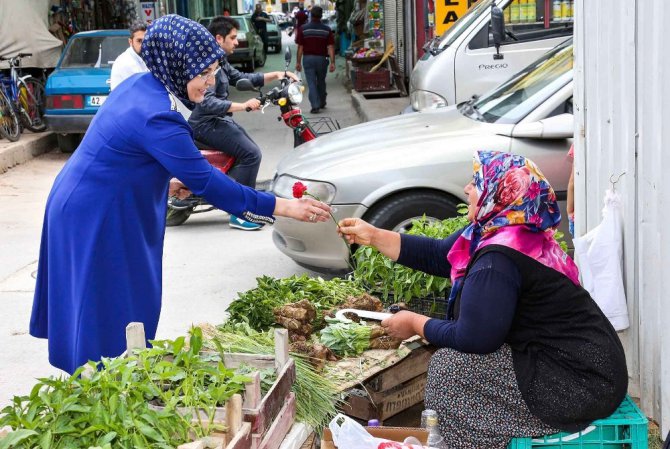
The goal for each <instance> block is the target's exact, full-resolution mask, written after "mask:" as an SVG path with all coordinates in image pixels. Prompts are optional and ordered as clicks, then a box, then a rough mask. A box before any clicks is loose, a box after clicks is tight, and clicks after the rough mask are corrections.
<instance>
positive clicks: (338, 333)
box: [320, 321, 372, 357]
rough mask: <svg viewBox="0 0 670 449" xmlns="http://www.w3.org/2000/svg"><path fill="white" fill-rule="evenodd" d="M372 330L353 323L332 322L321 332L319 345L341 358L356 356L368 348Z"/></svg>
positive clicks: (363, 325)
mask: <svg viewBox="0 0 670 449" xmlns="http://www.w3.org/2000/svg"><path fill="white" fill-rule="evenodd" d="M371 331H372V328H371V327H370V326H366V325H365V324H359V323H355V322H353V321H352V322H350V323H343V322H341V321H332V322H331V323H330V324H329V325H328V326H326V327H325V328H324V329H323V330H321V334H320V340H321V343H322V344H324V345H325V346H327V347H328V348H330V350H331V351H333V352H334V353H335V354H337V355H339V356H341V357H349V356H357V355H360V354H361V353H362V352H363V351H365V350H366V349H368V348H369V347H370V333H371Z"/></svg>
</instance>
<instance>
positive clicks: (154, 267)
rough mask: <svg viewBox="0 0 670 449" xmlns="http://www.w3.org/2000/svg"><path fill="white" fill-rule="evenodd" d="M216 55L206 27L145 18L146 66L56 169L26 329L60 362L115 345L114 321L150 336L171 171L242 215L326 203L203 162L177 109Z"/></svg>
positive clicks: (73, 364) (314, 210) (118, 344)
mask: <svg viewBox="0 0 670 449" xmlns="http://www.w3.org/2000/svg"><path fill="white" fill-rule="evenodd" d="M222 57H223V51H222V50H221V49H220V48H219V46H218V45H217V43H216V41H215V40H214V38H213V37H212V35H211V34H210V33H209V32H208V31H207V30H206V29H205V28H204V27H203V26H201V25H199V24H197V23H196V22H193V21H191V20H188V19H185V18H183V17H180V16H177V15H169V16H165V17H162V18H161V19H159V20H157V21H156V22H154V24H153V25H152V26H151V28H150V30H149V31H148V33H147V35H146V37H145V39H144V43H143V44H142V58H143V59H144V61H145V62H146V64H147V67H148V68H149V73H144V74H137V75H134V76H132V77H131V78H129V79H127V80H126V81H124V82H123V83H121V84H120V85H119V86H118V87H117V88H116V89H115V90H114V92H112V93H111V95H110V96H109V98H108V99H107V101H106V102H105V104H104V105H103V106H102V107H101V108H100V110H99V111H98V113H97V114H96V116H95V118H94V119H93V121H92V122H91V126H90V127H89V129H88V131H87V133H86V135H85V136H84V139H83V141H82V143H81V145H80V146H79V148H78V149H77V151H76V152H75V153H74V155H73V156H72V157H71V158H70V160H69V161H68V162H67V163H66V164H65V166H64V167H63V170H62V171H61V172H60V173H59V175H58V176H57V178H56V180H55V182H54V185H53V187H52V189H51V193H50V195H49V198H48V200H47V206H46V212H45V216H44V226H43V229H42V241H41V247H40V260H39V268H38V274H37V285H36V288H35V298H34V302H33V310H32V317H31V320H30V334H31V335H33V336H35V337H38V338H48V339H49V361H50V363H51V364H52V365H54V366H56V367H58V368H60V369H62V370H65V371H67V372H69V373H72V372H74V371H75V370H76V369H77V368H78V367H79V366H81V365H82V364H84V363H86V362H87V361H88V360H95V361H97V360H100V358H101V357H113V356H117V355H119V354H120V353H121V352H123V350H124V349H125V327H126V325H127V324H128V323H130V322H132V321H138V322H142V323H144V327H145V332H146V335H147V338H148V339H153V338H155V334H156V327H157V325H158V317H159V315H160V309H161V289H162V257H163V240H164V235H165V216H166V204H167V193H168V184H169V180H170V178H171V177H173V176H175V177H177V178H179V179H180V180H181V181H182V182H184V183H185V184H186V185H187V186H188V187H189V189H190V190H192V191H193V192H194V193H196V194H199V195H202V196H204V197H205V198H207V200H208V201H210V202H211V203H212V204H214V205H215V206H216V207H217V208H219V209H222V210H225V211H227V212H230V213H231V214H234V215H236V216H239V217H244V218H245V219H246V220H248V221H251V222H254V223H272V222H273V221H274V217H273V216H274V215H280V216H286V217H291V218H295V219H298V220H302V221H311V222H317V221H325V220H327V219H328V217H329V215H328V212H329V210H330V209H329V207H328V206H327V205H325V204H323V203H320V202H318V201H315V200H313V199H309V198H305V199H301V200H287V199H282V198H275V197H274V196H272V195H270V194H267V193H262V192H257V191H255V190H253V189H251V188H248V187H246V186H242V185H240V184H237V183H236V182H235V181H233V180H232V179H230V178H229V177H227V176H226V175H224V174H223V173H221V172H220V171H219V170H217V169H214V168H213V167H212V166H211V165H210V164H209V163H208V162H207V161H206V160H205V159H204V158H203V157H202V156H201V154H200V151H198V149H197V148H196V147H195V145H194V144H193V136H192V133H191V128H190V127H189V125H188V123H187V121H186V120H185V119H184V117H183V116H182V114H181V113H180V112H179V110H178V109H179V108H182V107H183V106H182V105H185V106H187V107H189V108H192V107H193V106H194V104H195V103H198V102H200V101H202V100H203V98H204V93H205V90H206V89H207V88H208V87H209V86H211V85H213V84H214V79H215V77H214V75H215V73H216V71H217V70H218V64H219V63H218V61H219V60H220V59H221V58H222Z"/></svg>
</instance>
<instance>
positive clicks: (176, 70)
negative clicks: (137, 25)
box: [140, 14, 225, 108]
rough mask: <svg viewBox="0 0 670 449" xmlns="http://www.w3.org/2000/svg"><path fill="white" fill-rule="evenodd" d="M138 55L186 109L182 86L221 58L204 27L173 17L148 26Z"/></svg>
mask: <svg viewBox="0 0 670 449" xmlns="http://www.w3.org/2000/svg"><path fill="white" fill-rule="evenodd" d="M140 53H141V55H142V59H144V62H145V63H146V65H147V68H148V69H149V71H150V72H151V73H152V74H153V75H154V77H156V79H158V81H160V82H161V83H163V85H164V86H165V87H166V88H167V89H168V90H169V91H170V92H171V93H172V94H174V95H176V96H177V98H179V99H180V100H181V101H182V102H183V103H184V104H185V105H186V106H188V107H190V108H192V107H193V106H195V105H194V103H193V102H191V101H189V99H188V93H187V90H186V84H188V82H189V81H191V80H192V79H193V78H195V77H196V75H198V74H199V73H202V72H203V70H205V69H206V68H207V67H209V66H210V65H212V64H213V63H214V62H216V61H218V60H220V59H221V58H222V57H223V56H224V55H225V53H224V52H223V50H221V48H220V47H219V44H217V43H216V39H214V36H212V34H211V33H210V32H209V31H207V28H205V27H204V26H202V25H200V24H199V23H197V22H194V21H193V20H190V19H186V18H184V17H181V16H178V15H176V14H170V15H167V16H163V17H161V18H160V19H158V20H156V21H155V22H154V23H152V24H151V26H150V27H149V29H148V30H147V34H146V36H144V42H142V50H141V52H140Z"/></svg>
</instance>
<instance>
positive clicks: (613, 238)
mask: <svg viewBox="0 0 670 449" xmlns="http://www.w3.org/2000/svg"><path fill="white" fill-rule="evenodd" d="M602 215H603V220H602V222H601V223H600V224H599V225H598V226H596V227H595V228H594V229H592V230H591V231H590V232H588V233H587V234H585V235H584V236H583V237H579V238H576V239H574V244H575V255H576V256H577V262H578V265H579V271H580V273H581V276H582V281H583V284H584V288H585V289H586V290H587V291H588V292H589V293H590V294H591V297H592V298H593V299H594V300H595V302H596V303H597V304H598V306H599V307H600V309H601V310H602V311H603V313H604V314H605V316H607V318H608V319H609V320H610V322H611V323H612V326H614V329H616V330H617V331H620V330H624V329H626V328H628V326H629V322H628V308H627V307H626V293H625V291H624V285H623V275H622V255H623V225H622V222H621V217H622V203H621V196H620V195H619V194H618V193H617V192H614V191H612V190H607V192H605V207H603V211H602Z"/></svg>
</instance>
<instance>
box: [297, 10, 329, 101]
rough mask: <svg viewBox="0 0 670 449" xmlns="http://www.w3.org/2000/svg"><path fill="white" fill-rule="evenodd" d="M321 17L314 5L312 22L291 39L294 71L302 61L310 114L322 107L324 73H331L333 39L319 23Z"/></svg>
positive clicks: (325, 26)
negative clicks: (293, 46) (294, 57)
mask: <svg viewBox="0 0 670 449" xmlns="http://www.w3.org/2000/svg"><path fill="white" fill-rule="evenodd" d="M322 16H323V9H322V8H321V7H320V6H314V7H313V8H312V20H311V21H310V22H309V23H306V24H305V25H303V26H302V28H300V30H299V31H298V33H297V34H296V36H295V42H296V44H298V55H297V56H296V64H295V70H296V72H299V71H301V70H302V63H303V62H304V64H305V78H307V86H308V88H309V103H310V105H311V106H312V109H311V111H310V112H311V113H312V114H317V113H319V112H320V111H321V109H323V108H325V107H326V96H327V95H328V93H327V92H326V74H327V70H330V71H331V72H334V71H335V38H334V36H333V32H332V31H331V29H330V28H329V27H328V26H327V25H325V24H323V23H321V17H322ZM329 61H330V66H329Z"/></svg>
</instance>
